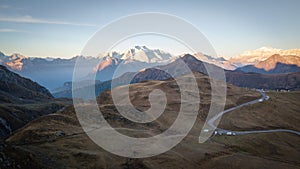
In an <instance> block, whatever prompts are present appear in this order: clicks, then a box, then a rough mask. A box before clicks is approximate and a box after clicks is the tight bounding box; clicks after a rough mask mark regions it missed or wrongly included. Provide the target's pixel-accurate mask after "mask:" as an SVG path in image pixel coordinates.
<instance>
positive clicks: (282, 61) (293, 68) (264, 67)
mask: <svg viewBox="0 0 300 169" xmlns="http://www.w3.org/2000/svg"><path fill="white" fill-rule="evenodd" d="M237 70H240V71H243V72H254V73H263V74H274V73H291V72H300V56H293V55H286V56H281V55H279V54H275V55H272V56H271V57H269V58H268V59H266V60H264V61H261V62H258V63H256V64H254V65H247V66H244V67H240V68H238V69H237Z"/></svg>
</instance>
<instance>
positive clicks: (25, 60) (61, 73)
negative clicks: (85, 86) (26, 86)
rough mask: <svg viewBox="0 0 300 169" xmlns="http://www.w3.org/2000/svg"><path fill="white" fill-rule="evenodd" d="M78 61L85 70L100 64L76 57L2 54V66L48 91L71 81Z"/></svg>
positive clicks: (90, 59)
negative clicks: (79, 60)
mask: <svg viewBox="0 0 300 169" xmlns="http://www.w3.org/2000/svg"><path fill="white" fill-rule="evenodd" d="M77 59H81V60H84V61H83V63H85V64H83V66H82V67H81V68H82V69H83V70H89V71H90V70H91V67H93V66H95V65H93V64H94V63H96V62H97V63H98V61H99V59H98V58H93V57H83V56H76V57H73V58H71V59H61V58H33V57H25V56H23V55H20V54H13V55H10V56H6V55H4V54H3V53H0V64H1V65H4V66H6V67H7V68H8V69H9V70H11V71H13V72H15V73H18V74H20V75H21V76H23V77H26V78H30V79H31V80H33V81H36V82H38V83H39V84H41V85H43V86H45V87H46V88H47V89H50V90H52V89H54V88H57V87H59V86H61V85H62V84H63V83H64V82H66V81H71V80H72V76H73V71H74V66H75V62H76V60H77Z"/></svg>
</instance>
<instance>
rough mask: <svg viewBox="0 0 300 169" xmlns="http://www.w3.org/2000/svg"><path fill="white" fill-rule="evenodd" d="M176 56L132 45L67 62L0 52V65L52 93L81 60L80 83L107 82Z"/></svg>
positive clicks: (222, 64)
mask: <svg viewBox="0 0 300 169" xmlns="http://www.w3.org/2000/svg"><path fill="white" fill-rule="evenodd" d="M194 56H195V57H197V58H198V59H199V60H202V61H204V62H207V63H211V64H215V65H217V66H220V67H222V68H224V69H228V70H233V69H235V68H236V67H235V65H233V64H231V63H230V62H229V61H228V60H226V59H224V58H222V57H220V58H216V57H212V56H209V55H205V54H201V53H197V54H194ZM179 57H182V56H175V55H172V54H170V53H168V52H165V51H163V50H160V49H150V48H148V47H146V46H134V47H133V48H130V49H128V50H126V51H124V52H116V51H111V52H108V53H104V54H100V55H99V56H95V57H89V56H75V57H72V58H70V59H61V58H37V57H26V56H23V55H21V54H12V55H10V56H7V55H5V54H3V53H1V52H0V64H1V65H4V66H6V67H8V68H9V70H11V71H13V72H16V73H18V74H20V75H21V76H24V77H27V78H30V79H32V80H33V81H36V82H38V83H39V84H41V85H43V86H45V87H46V88H47V89H49V90H50V91H51V92H52V91H55V90H56V88H59V87H60V86H62V85H63V84H64V83H65V82H68V81H71V80H72V77H73V71H74V66H75V63H76V60H80V62H81V64H80V69H81V70H82V72H89V73H85V74H82V75H81V76H82V80H91V79H93V78H94V77H95V76H96V79H97V80H99V81H107V80H111V79H112V78H113V75H114V73H115V78H116V77H118V76H121V75H122V74H124V73H126V72H136V71H139V70H142V69H146V68H151V67H154V66H158V65H165V64H168V63H171V62H173V61H174V60H176V59H177V58H179ZM116 70H117V71H116Z"/></svg>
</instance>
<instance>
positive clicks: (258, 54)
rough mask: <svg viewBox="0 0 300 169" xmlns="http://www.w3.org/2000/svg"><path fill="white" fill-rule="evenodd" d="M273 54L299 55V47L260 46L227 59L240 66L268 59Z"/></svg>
mask: <svg viewBox="0 0 300 169" xmlns="http://www.w3.org/2000/svg"><path fill="white" fill-rule="evenodd" d="M275 54H279V55H281V56H287V55H293V56H299V57H300V49H289V50H282V49H275V48H271V47H262V48H259V49H256V50H248V51H245V52H243V53H242V54H240V55H238V56H236V57H232V58H230V59H229V61H230V62H231V63H232V64H235V65H237V66H238V67H241V66H245V65H253V64H256V63H258V62H261V61H264V60H266V59H268V58H269V57H270V56H272V55H275Z"/></svg>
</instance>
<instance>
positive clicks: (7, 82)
mask: <svg viewBox="0 0 300 169" xmlns="http://www.w3.org/2000/svg"><path fill="white" fill-rule="evenodd" d="M63 105H64V101H62V100H57V99H54V98H53V96H52V95H51V94H50V92H49V91H48V90H47V89H46V88H45V87H43V86H41V85H39V84H38V83H36V82H33V81H31V80H30V79H27V78H23V77H21V76H20V75H18V74H16V73H13V72H11V71H9V70H8V69H7V68H6V67H5V66H3V65H0V142H1V140H2V139H3V138H5V137H7V136H8V135H9V134H11V133H12V132H13V131H15V130H17V129H19V128H20V127H22V126H24V125H25V124H26V123H28V122H29V121H31V120H33V119H35V118H37V117H39V116H41V115H45V114H49V113H54V112H56V111H57V110H59V109H61V108H62V107H63Z"/></svg>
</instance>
